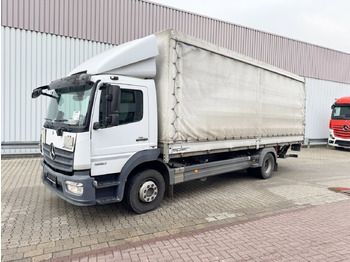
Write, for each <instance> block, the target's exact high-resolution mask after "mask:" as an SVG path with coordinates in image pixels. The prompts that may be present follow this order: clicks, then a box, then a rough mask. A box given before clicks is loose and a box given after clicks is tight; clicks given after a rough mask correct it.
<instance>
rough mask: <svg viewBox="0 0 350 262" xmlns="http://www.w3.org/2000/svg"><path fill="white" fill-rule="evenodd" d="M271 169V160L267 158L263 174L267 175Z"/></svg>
mask: <svg viewBox="0 0 350 262" xmlns="http://www.w3.org/2000/svg"><path fill="white" fill-rule="evenodd" d="M271 169H272V163H271V160H270V159H269V158H267V159H266V160H265V163H264V170H265V174H269V173H270V172H271Z"/></svg>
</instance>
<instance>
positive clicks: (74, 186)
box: [66, 181, 84, 196]
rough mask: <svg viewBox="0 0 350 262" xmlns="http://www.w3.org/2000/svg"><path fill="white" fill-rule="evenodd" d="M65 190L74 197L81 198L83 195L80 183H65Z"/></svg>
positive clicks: (82, 187)
mask: <svg viewBox="0 0 350 262" xmlns="http://www.w3.org/2000/svg"><path fill="white" fill-rule="evenodd" d="M66 185H67V189H68V191H69V192H71V193H72V194H75V195H79V196H81V195H82V194H83V193H84V186H83V184H82V183H77V182H72V181H66Z"/></svg>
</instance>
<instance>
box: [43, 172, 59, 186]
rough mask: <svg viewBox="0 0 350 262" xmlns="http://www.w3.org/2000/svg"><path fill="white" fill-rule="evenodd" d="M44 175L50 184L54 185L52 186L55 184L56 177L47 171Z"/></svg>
mask: <svg viewBox="0 0 350 262" xmlns="http://www.w3.org/2000/svg"><path fill="white" fill-rule="evenodd" d="M45 176H46V179H47V180H49V181H50V182H51V183H52V185H54V186H56V185H57V177H55V176H54V175H52V174H49V173H46V174H45Z"/></svg>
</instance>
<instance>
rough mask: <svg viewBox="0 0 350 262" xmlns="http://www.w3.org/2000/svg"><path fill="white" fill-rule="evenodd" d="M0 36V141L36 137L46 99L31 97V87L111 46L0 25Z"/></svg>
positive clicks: (68, 69)
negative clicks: (0, 59)
mask: <svg viewBox="0 0 350 262" xmlns="http://www.w3.org/2000/svg"><path fill="white" fill-rule="evenodd" d="M1 38H2V47H1V52H2V66H1V74H2V79H1V107H2V108H1V142H2V143H5V144H6V143H7V144H8V143H11V144H14V142H21V141H22V143H23V142H26V143H28V142H31V141H39V135H40V133H41V126H42V122H43V119H44V117H45V115H44V114H45V112H46V109H47V102H48V99H46V98H45V97H40V98H39V99H35V100H33V99H31V93H32V90H33V89H34V88H35V87H38V86H42V85H46V84H48V83H50V82H51V81H52V80H54V79H57V78H59V77H63V76H65V75H66V74H67V73H69V71H70V70H72V69H73V68H74V67H76V66H77V65H79V64H80V63H82V62H83V61H85V60H86V59H88V58H90V57H92V56H94V55H96V54H98V53H100V52H102V51H104V50H106V49H108V48H110V47H112V45H109V44H103V43H97V42H92V41H84V40H78V39H74V38H69V37H62V36H55V35H50V34H44V33H37V32H31V31H27V30H19V29H14V28H9V27H2V28H1ZM8 152H10V151H6V150H5V149H4V150H2V153H8ZM11 152H23V151H21V150H17V151H16V150H14V151H13V150H12V151H11Z"/></svg>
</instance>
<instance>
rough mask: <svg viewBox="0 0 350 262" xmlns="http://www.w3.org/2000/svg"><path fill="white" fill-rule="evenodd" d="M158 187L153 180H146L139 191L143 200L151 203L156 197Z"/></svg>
mask: <svg viewBox="0 0 350 262" xmlns="http://www.w3.org/2000/svg"><path fill="white" fill-rule="evenodd" d="M157 195H158V187H157V185H156V183H154V182H153V181H145V182H144V183H143V184H142V185H141V187H140V191H139V197H140V200H141V201H142V202H145V203H149V202H152V201H153V200H155V199H156V197H157Z"/></svg>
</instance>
